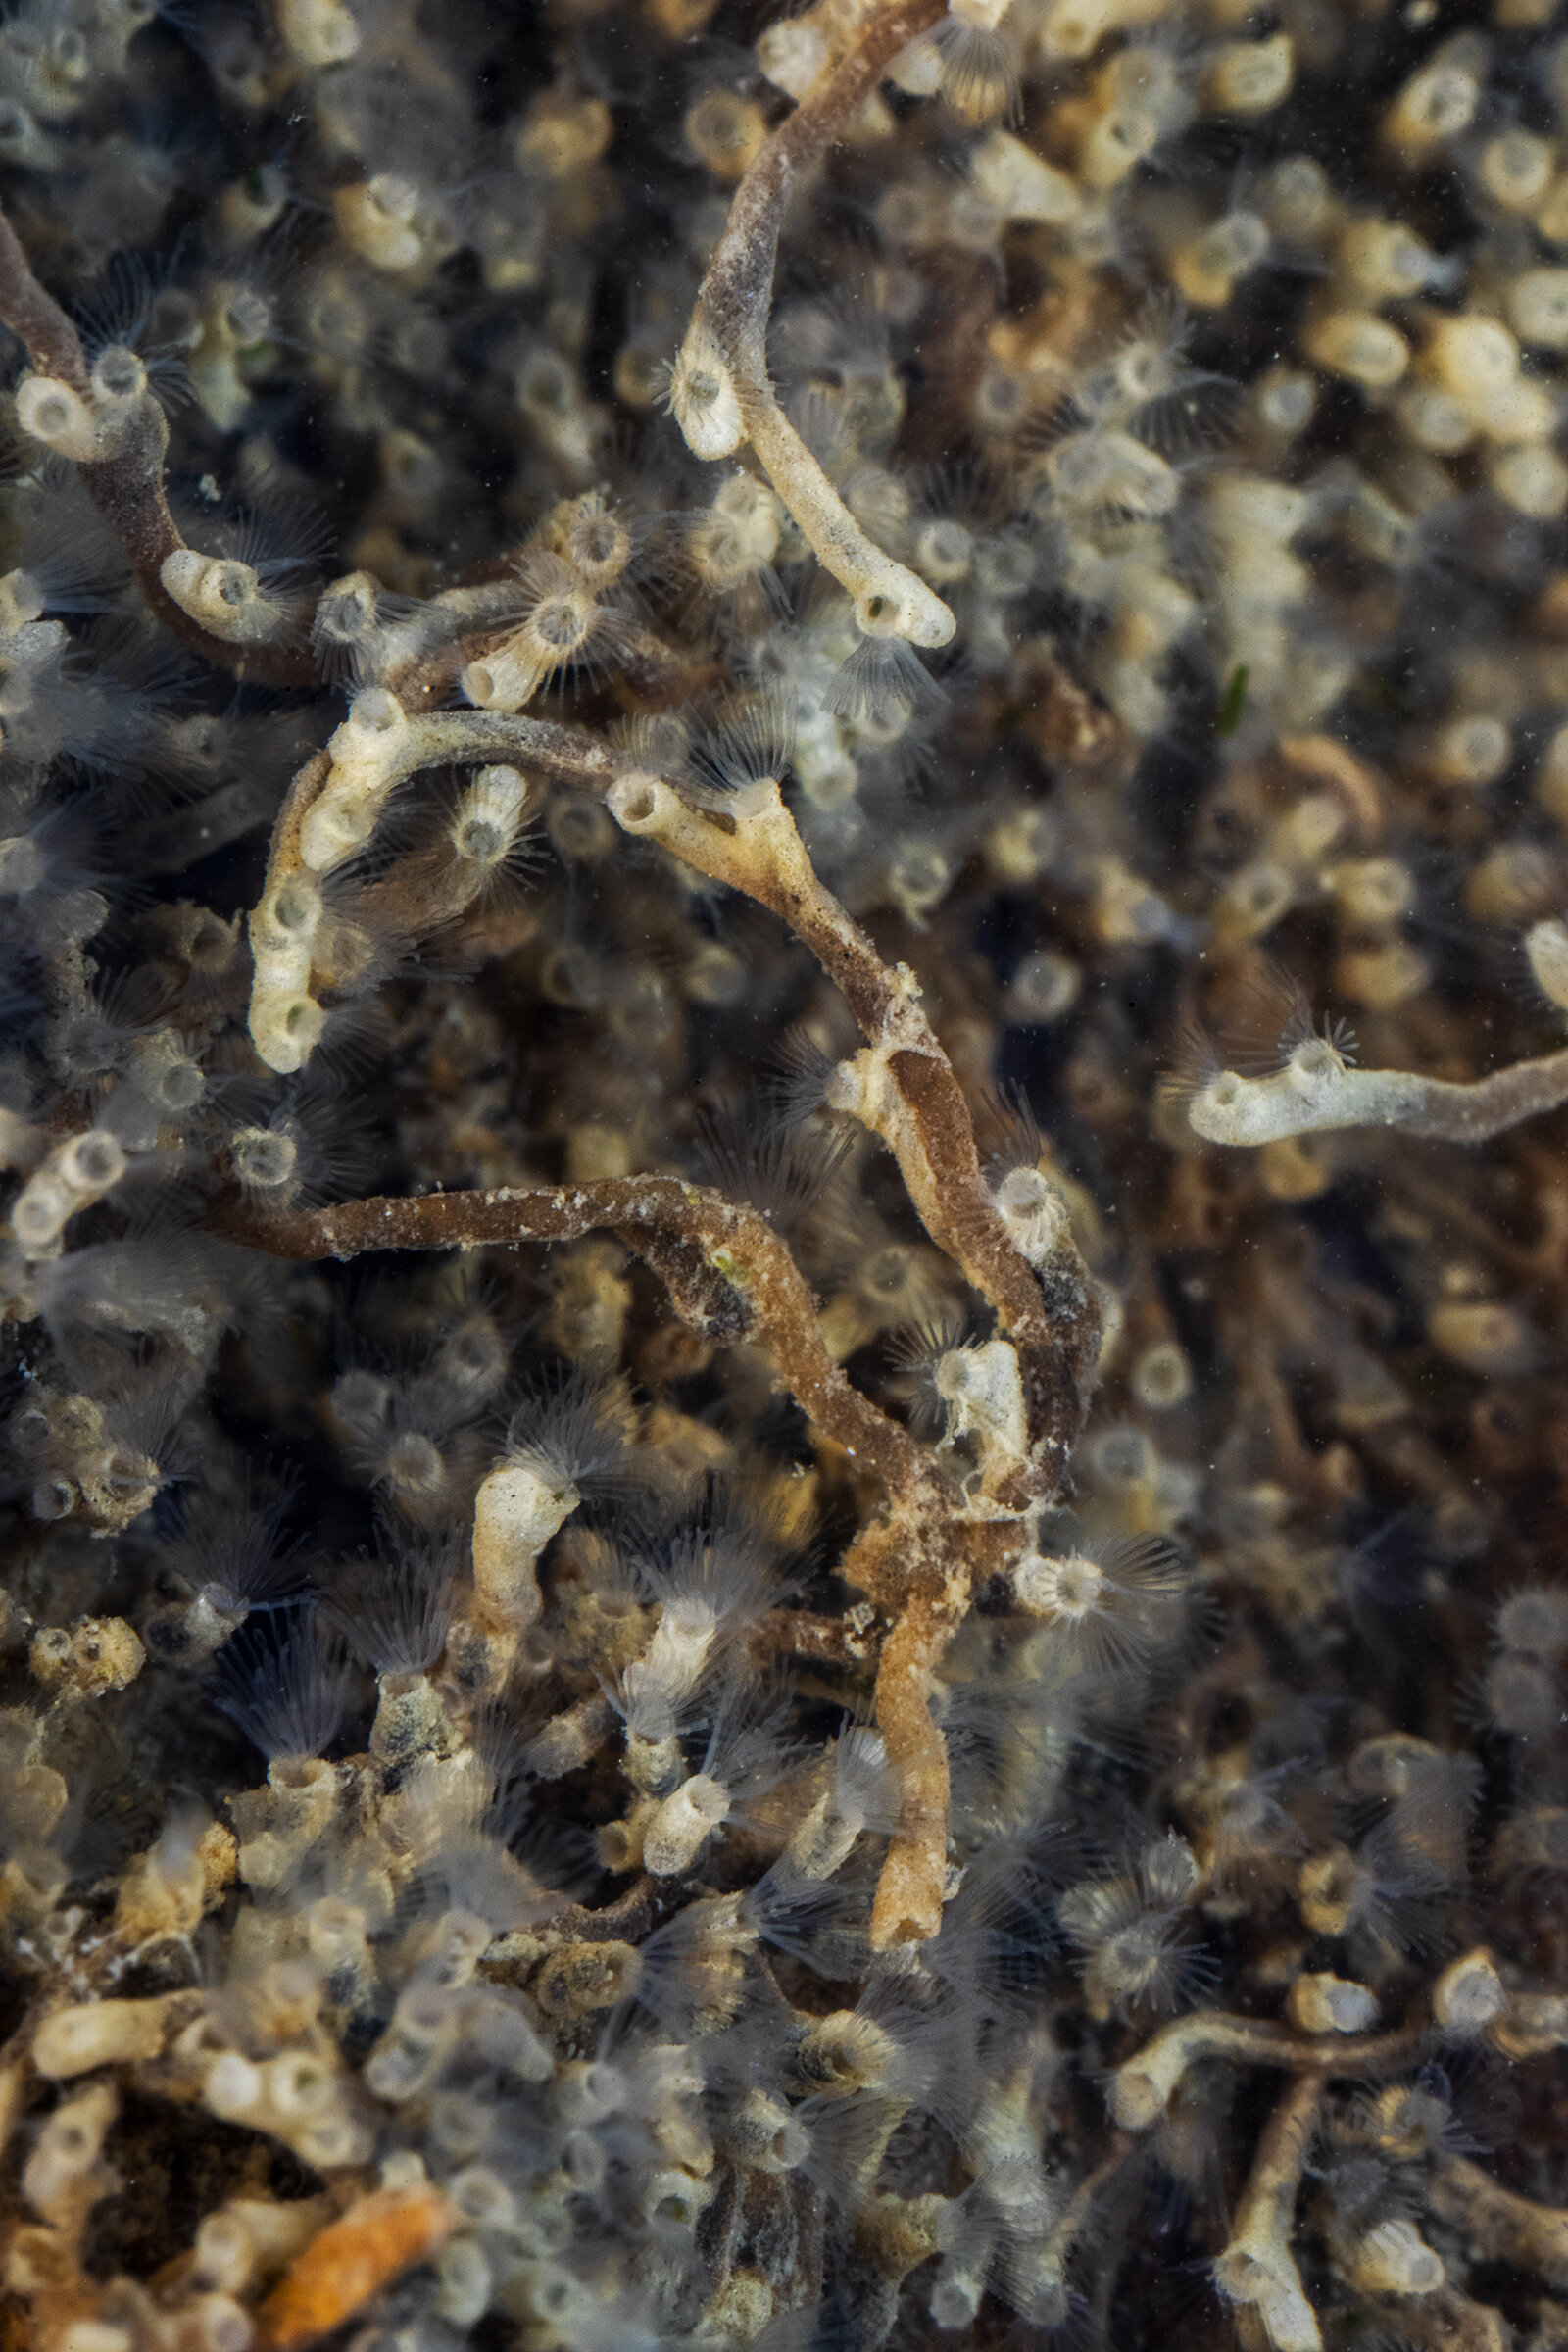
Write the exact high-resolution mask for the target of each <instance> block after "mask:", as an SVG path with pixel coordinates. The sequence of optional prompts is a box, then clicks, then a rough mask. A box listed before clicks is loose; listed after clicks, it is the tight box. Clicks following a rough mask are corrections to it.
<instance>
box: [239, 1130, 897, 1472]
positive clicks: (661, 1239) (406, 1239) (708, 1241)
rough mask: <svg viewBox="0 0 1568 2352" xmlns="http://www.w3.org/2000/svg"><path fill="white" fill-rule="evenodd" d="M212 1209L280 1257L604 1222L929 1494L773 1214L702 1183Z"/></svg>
mask: <svg viewBox="0 0 1568 2352" xmlns="http://www.w3.org/2000/svg"><path fill="white" fill-rule="evenodd" d="M210 1222H213V1223H215V1224H216V1225H217V1227H218V1229H219V1230H221V1231H222V1232H223V1233H224V1234H226V1235H227V1236H228V1237H229V1238H230V1239H231V1240H234V1241H238V1242H246V1243H249V1244H250V1246H251V1247H252V1248H253V1249H258V1250H267V1251H268V1252H269V1253H270V1255H272V1256H274V1257H288V1258H296V1259H304V1260H315V1259H320V1258H328V1257H331V1258H349V1257H357V1256H359V1255H361V1254H362V1253H363V1252H364V1251H366V1250H478V1249H484V1248H495V1247H498V1246H499V1247H511V1246H515V1245H516V1244H517V1243H519V1242H568V1241H578V1240H580V1239H581V1238H582V1237H583V1235H585V1234H589V1233H595V1232H599V1231H602V1230H604V1229H605V1228H607V1227H608V1228H609V1230H610V1231H612V1232H613V1233H614V1234H615V1235H616V1236H617V1237H618V1239H619V1240H621V1241H622V1242H623V1243H624V1244H625V1246H626V1247H627V1249H628V1250H634V1251H635V1252H636V1253H637V1254H638V1255H639V1256H642V1257H646V1258H648V1259H649V1260H650V1262H651V1263H653V1264H655V1265H656V1267H657V1269H658V1271H659V1272H660V1273H661V1274H662V1276H663V1277H664V1279H665V1281H666V1282H667V1283H668V1285H669V1287H670V1290H671V1294H672V1296H673V1298H674V1300H675V1304H676V1307H677V1309H678V1310H679V1312H680V1314H681V1315H682V1317H683V1319H685V1320H687V1321H689V1322H691V1323H693V1324H694V1325H695V1326H696V1327H697V1328H698V1329H699V1330H701V1331H705V1332H707V1331H711V1330H712V1329H713V1327H714V1325H715V1324H717V1326H718V1327H719V1328H720V1329H723V1328H725V1327H726V1326H727V1327H728V1329H729V1330H730V1332H731V1333H732V1334H733V1335H735V1336H739V1335H740V1334H741V1333H743V1332H744V1333H746V1334H748V1335H749V1336H752V1337H755V1338H757V1339H759V1340H760V1341H762V1342H763V1343H764V1344H765V1345H766V1346H767V1347H768V1348H771V1350H772V1352H773V1355H774V1358H775V1360H776V1361H777V1363H778V1367H779V1372H780V1375H781V1377H782V1379H783V1381H784V1382H785V1385H786V1386H787V1387H788V1389H789V1391H790V1393H791V1395H792V1396H793V1397H795V1400H796V1402H797V1403H798V1404H799V1405H800V1407H801V1410H802V1411H803V1412H804V1413H806V1414H807V1415H808V1416H809V1418H810V1420H811V1421H812V1422H813V1423H814V1424H815V1425H816V1427H817V1428H818V1429H819V1430H821V1432H822V1434H823V1435H824V1436H825V1437H828V1438H831V1439H832V1440H833V1442H834V1443H835V1444H836V1445H839V1446H843V1447H844V1449H845V1451H846V1452H847V1453H848V1454H850V1455H852V1456H853V1457H854V1458H855V1459H856V1460H858V1461H860V1462H863V1463H864V1465H865V1466H866V1468H867V1469H869V1470H872V1471H873V1472H875V1474H876V1475H877V1477H878V1478H880V1479H881V1481H882V1483H883V1485H884V1486H885V1487H886V1488H887V1490H888V1493H889V1495H890V1496H891V1497H894V1498H899V1497H902V1496H905V1495H909V1494H911V1493H914V1492H918V1493H920V1494H922V1495H923V1494H924V1493H925V1492H926V1490H927V1487H928V1485H929V1484H930V1473H929V1471H928V1469H927V1465H926V1460H925V1456H924V1454H923V1453H922V1451H921V1449H920V1447H919V1446H916V1445H915V1443H914V1441H913V1440H912V1439H911V1438H910V1437H909V1436H908V1435H907V1432H906V1431H904V1430H902V1429H901V1428H900V1427H899V1425H898V1423H897V1422H895V1421H890V1420H889V1419H888V1417H887V1415H886V1414H885V1413H884V1412H882V1411H881V1410H880V1408H879V1407H878V1406H876V1405H875V1404H873V1403H872V1402H871V1399H870V1398H869V1397H862V1396H861V1394H860V1392H859V1390H858V1389H857V1388H855V1387H854V1386H853V1385H852V1384H851V1382H850V1381H849V1380H848V1379H846V1377H845V1375H844V1373H843V1372H842V1371H841V1370H840V1368H839V1366H838V1365H837V1364H836V1363H834V1361H833V1359H832V1357H831V1356H830V1355H829V1354H828V1351H827V1348H826V1347H825V1346H824V1345H823V1341H822V1335H821V1332H820V1330H819V1328H818V1325H817V1320H816V1309H815V1306H814V1304H813V1302H812V1299H811V1295H810V1293H809V1290H808V1289H807V1287H806V1283H805V1281H804V1280H803V1278H802V1276H801V1273H800V1270H799V1268H798V1267H797V1266H796V1263H795V1260H794V1259H793V1258H792V1257H791V1255H790V1253H789V1250H787V1249H786V1247H785V1245H784V1243H783V1242H782V1241H781V1240H780V1239H779V1237H778V1235H777V1234H776V1233H775V1232H774V1231H773V1229H772V1227H771V1226H770V1225H769V1224H768V1222H767V1220H766V1218H765V1217H761V1216H760V1215H759V1214H758V1213H757V1211H756V1210H755V1209H750V1208H737V1207H735V1206H734V1205H733V1204H732V1203H731V1202H730V1201H726V1200H724V1199H723V1197H722V1196H721V1195H720V1194H718V1193H715V1192H712V1191H711V1190H710V1189H709V1188H708V1187H707V1186H706V1185H696V1184H683V1183H681V1182H679V1181H678V1180H677V1179H675V1178H674V1177H668V1176H613V1177H602V1178H600V1179H599V1180H598V1181H597V1182H595V1183H592V1184H572V1185H563V1186H561V1187H559V1188H554V1189H549V1190H540V1191H537V1192H519V1191H513V1190H510V1189H503V1190H501V1191H499V1192H493V1193H425V1194H423V1195H421V1196H420V1197H419V1198H418V1199H417V1200H407V1201H400V1200H390V1199H382V1200H371V1201H345V1202H343V1203H342V1204H340V1205H339V1206H337V1207H335V1208H319V1209H311V1210H303V1209H302V1210H277V1209H252V1208H247V1207H244V1206H243V1205H241V1204H240V1203H238V1202H234V1203H231V1204H229V1205H227V1206H226V1207H224V1208H222V1209H221V1210H215V1211H214V1212H213V1214H212V1217H211V1219H210Z"/></svg>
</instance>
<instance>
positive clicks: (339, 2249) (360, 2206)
mask: <svg viewBox="0 0 1568 2352" xmlns="http://www.w3.org/2000/svg"><path fill="white" fill-rule="evenodd" d="M456 2219H457V2215H456V2213H455V2212H454V2210H453V2207H452V2205H451V2203H450V2201H449V2200H448V2199H447V2198H446V2197H444V2196H442V2195H441V2194H440V2192H439V2191H438V2190H436V2189H433V2188H378V2189H375V2190H373V2191H372V2192H371V2193H370V2195H369V2196H366V2197H359V2198H357V2199H356V2200H355V2202H354V2203H353V2204H352V2205H351V2206H350V2207H349V2209H348V2211H347V2212H346V2213H341V2214H339V2216H338V2218H337V2220H336V2221H335V2222H328V2224H327V2226H326V2228H325V2229H322V2230H320V2231H319V2232H318V2234H317V2235H316V2236H315V2237H313V2238H312V2240H311V2242H310V2244H309V2245H308V2246H307V2247H306V2249H305V2251H304V2253H303V2254H301V2255H299V2256H298V2257H297V2258H296V2260H295V2261H294V2262H292V2263H291V2264H290V2266H289V2268H288V2270H287V2271H286V2272H285V2273H284V2275H283V2277H282V2278H280V2279H279V2280H278V2282H277V2284H276V2286H275V2287H273V2289H272V2291H271V2293H270V2295H269V2296H268V2298H267V2300H266V2302H265V2303H264V2304H263V2305H262V2307H261V2309H260V2311H258V2313H257V2315H256V2342H257V2345H258V2347H260V2348H261V2352H296V2347H298V2346H300V2345H303V2344H314V2343H315V2342H316V2340H317V2338H318V2337H319V2336H323V2335H329V2334H330V2333H331V2331H332V2329H333V2328H334V2327H341V2326H342V2324H343V2322H344V2321H345V2320H346V2319H349V2318H351V2317H352V2315H353V2314H354V2313H355V2312H357V2311H358V2310H359V2309H360V2307H361V2305H362V2304H364V2303H368V2301H369V2299H370V2297H371V2296H372V2295H375V2294H378V2293H379V2292H380V2290H381V2288H382V2287H383V2286H387V2285H389V2284H390V2283H391V2281H392V2280H393V2279H394V2278H399V2277H401V2275H402V2274H403V2272H405V2271H408V2270H412V2269H413V2268H414V2265H415V2264H416V2263H417V2262H422V2261H423V2260H424V2258H425V2256H426V2255H427V2254H432V2253H433V2252H434V2251H435V2249H436V2247H437V2246H439V2245H440V2243H441V2241H442V2240H443V2238H445V2237H446V2235H447V2234H448V2232H449V2231H450V2229H452V2226H453V2224H454V2222H455V2221H456Z"/></svg>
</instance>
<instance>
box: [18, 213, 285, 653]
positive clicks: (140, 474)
mask: <svg viewBox="0 0 1568 2352" xmlns="http://www.w3.org/2000/svg"><path fill="white" fill-rule="evenodd" d="M0 319H3V320H4V322H5V324H6V325H7V326H9V327H10V329H11V331H12V333H13V334H15V335H17V336H18V337H20V339H21V340H22V342H23V343H25V346H26V350H27V357H28V359H29V360H30V361H31V363H32V366H33V368H34V370H35V373H34V375H33V376H32V377H30V378H28V379H26V381H25V383H24V385H23V387H22V392H21V394H20V395H19V400H18V416H19V419H20V421H21V422H22V423H23V425H24V427H25V430H26V431H28V432H29V433H31V434H32V435H33V436H34V437H35V438H36V439H38V440H39V441H41V442H43V443H44V444H45V446H46V447H49V448H51V449H54V450H55V451H56V452H57V454H58V455H60V456H62V457H66V458H70V459H71V460H72V461H73V463H74V465H75V466H76V469H77V471H78V472H79V474H80V475H81V479H82V484H83V487H84V488H85V490H86V492H87V495H88V497H89V498H90V499H91V500H92V502H93V505H94V506H95V507H96V508H97V509H98V512H99V514H100V515H102V516H103V518H104V520H105V521H106V522H107V523H108V525H109V527H110V529H111V530H112V531H113V532H114V534H115V537H116V538H117V539H118V540H119V541H120V544H121V546H122V547H123V549H124V551H125V556H126V559H127V561H128V563H129V564H130V567H131V570H132V572H133V573H134V575H135V579H136V585H137V587H138V589H139V590H140V591H141V595H142V598H143V601H144V602H145V604H146V606H147V609H148V611H149V612H150V613H152V614H153V615H154V617H155V618H156V619H158V620H161V621H162V622H163V623H164V625H165V627H166V628H169V629H172V631H173V633H174V635H175V636H176V637H180V638H182V639H183V640H184V642H185V643H186V644H187V645H189V646H191V647H192V648H193V649H194V650H195V651H196V652H197V653H199V654H201V655H202V657H203V658H204V660H206V661H208V662H212V663H213V664H214V665H215V666H216V667H218V668H220V669H226V670H230V671H232V673H233V674H234V676H235V677H242V678H246V679H250V680H253V681H255V682H256V683H257V684H260V685H264V686H309V685H313V684H314V683H315V681H316V668H315V663H314V662H313V660H312V657H311V651H310V647H309V645H308V644H306V643H305V642H304V640H303V637H302V636H301V633H300V615H299V614H298V613H295V612H292V611H290V610H288V609H286V608H284V607H282V606H280V605H279V606H276V607H271V606H270V605H269V603H268V600H267V599H265V598H264V597H261V596H259V595H258V593H257V582H256V576H255V574H254V572H252V571H251V569H250V566H249V565H248V564H216V565H215V564H214V563H213V562H211V561H210V560H209V559H206V558H203V557H200V556H198V555H196V554H195V552H194V550H192V549H190V548H188V547H187V546H186V544H185V541H184V539H183V538H182V537H181V536H180V532H179V527H178V525H177V524H176V522H175V521H174V517H173V515H172V514H171V513H170V511H169V500H168V497H167V495H166V494H165V489H164V459H165V455H166V453H167V451H168V448H169V425H168V421H167V419H166V418H165V416H164V413H163V410H162V409H161V408H160V407H159V405H158V403H157V401H156V400H155V399H154V397H153V395H152V393H151V392H150V391H149V390H148V389H147V383H146V371H145V369H143V368H142V367H141V364H140V362H139V361H138V360H137V359H136V357H135V355H134V353H132V352H129V351H125V352H123V353H121V352H106V353H104V354H102V355H101V356H100V358H99V360H98V362H97V364H96V366H95V367H94V368H92V369H91V370H89V368H88V367H87V362H86V358H85V356H84V354H83V352H82V348H81V338H80V337H79V335H78V334H77V332H76V330H75V328H74V326H73V324H72V322H71V320H70V319H69V318H68V317H67V315H66V313H65V312H64V311H63V310H62V309H61V307H60V305H59V304H58V303H57V302H56V301H55V300H54V298H53V296H52V295H50V294H47V293H46V292H45V291H44V289H43V287H42V286H40V285H39V283H38V281H37V279H36V278H35V277H34V276H33V274H32V270H31V268H30V267H29V265H28V262H27V257H26V255H25V252H24V251H23V248H22V243H21V240H20V239H19V237H18V236H17V233H16V231H15V229H14V228H13V227H12V226H11V223H10V221H7V220H6V219H5V217H4V215H3V214H0ZM171 558H175V559H178V560H179V564H181V565H183V567H184V569H185V570H186V571H187V572H190V573H191V574H193V575H195V576H198V577H199V578H200V579H201V581H202V586H203V593H205V594H206V595H208V596H209V597H211V598H213V599H215V600H216V603H215V612H217V613H219V616H220V618H221V617H222V613H223V612H224V611H225V610H227V609H229V608H230V606H231V607H232V612H233V614H234V625H235V626H236V627H241V628H243V629H245V630H246V632H247V633H246V634H245V635H243V636H230V635H225V634H221V633H219V631H217V630H215V629H213V628H209V627H206V626H204V624H203V622H202V620H201V618H200V617H199V616H198V614H197V613H194V612H192V611H190V610H188V609H187V606H186V605H185V604H181V603H180V602H178V601H177V600H176V598H175V597H174V596H173V595H172V594H171V592H170V588H169V585H168V584H167V582H166V577H165V566H166V565H167V564H169V562H170V559H171ZM242 615H244V617H242ZM307 617H308V616H307ZM258 631H259V632H260V633H252V632H258Z"/></svg>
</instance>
